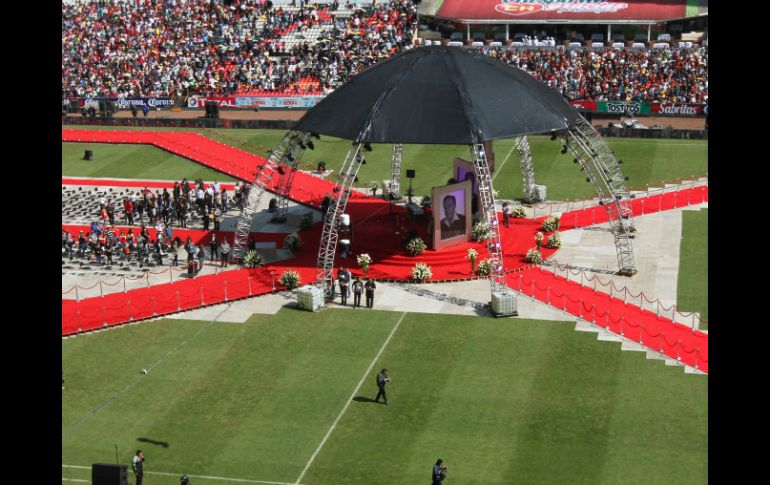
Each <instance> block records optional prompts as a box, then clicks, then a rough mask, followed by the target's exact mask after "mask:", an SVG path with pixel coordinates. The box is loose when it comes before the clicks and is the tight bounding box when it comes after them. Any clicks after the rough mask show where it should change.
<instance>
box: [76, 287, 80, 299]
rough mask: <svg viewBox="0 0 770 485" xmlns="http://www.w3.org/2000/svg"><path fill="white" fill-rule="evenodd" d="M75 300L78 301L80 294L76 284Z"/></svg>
mask: <svg viewBox="0 0 770 485" xmlns="http://www.w3.org/2000/svg"><path fill="white" fill-rule="evenodd" d="M75 301H76V302H78V303H80V295H79V294H78V285H75Z"/></svg>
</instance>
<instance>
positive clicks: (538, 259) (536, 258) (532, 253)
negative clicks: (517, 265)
mask: <svg viewBox="0 0 770 485" xmlns="http://www.w3.org/2000/svg"><path fill="white" fill-rule="evenodd" d="M524 260H525V261H527V262H529V263H535V264H539V263H542V262H543V255H542V254H540V250H538V249H535V248H532V249H530V250H529V251H527V255H526V256H524Z"/></svg>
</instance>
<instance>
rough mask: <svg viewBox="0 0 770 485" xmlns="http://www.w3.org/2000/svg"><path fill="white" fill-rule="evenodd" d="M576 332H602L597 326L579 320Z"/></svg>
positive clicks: (576, 324)
mask: <svg viewBox="0 0 770 485" xmlns="http://www.w3.org/2000/svg"><path fill="white" fill-rule="evenodd" d="M575 330H577V331H578V332H593V333H599V331H600V330H601V329H600V328H599V327H597V326H596V325H592V324H590V323H588V322H586V321H585V320H578V321H577V323H575Z"/></svg>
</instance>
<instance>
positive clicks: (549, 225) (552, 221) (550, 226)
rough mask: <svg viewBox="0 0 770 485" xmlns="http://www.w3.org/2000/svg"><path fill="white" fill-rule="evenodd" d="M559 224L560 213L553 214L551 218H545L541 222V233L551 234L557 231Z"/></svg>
mask: <svg viewBox="0 0 770 485" xmlns="http://www.w3.org/2000/svg"><path fill="white" fill-rule="evenodd" d="M560 222H561V212H555V213H554V214H553V216H551V217H546V218H545V220H544V221H543V226H542V228H543V231H545V232H553V231H555V230H557V229H559V223H560Z"/></svg>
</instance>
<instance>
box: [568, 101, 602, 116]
mask: <svg viewBox="0 0 770 485" xmlns="http://www.w3.org/2000/svg"><path fill="white" fill-rule="evenodd" d="M569 104H570V106H572V107H573V108H575V109H585V110H588V111H590V112H592V113H596V101H592V100H586V101H574V100H573V101H570V102H569Z"/></svg>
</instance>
